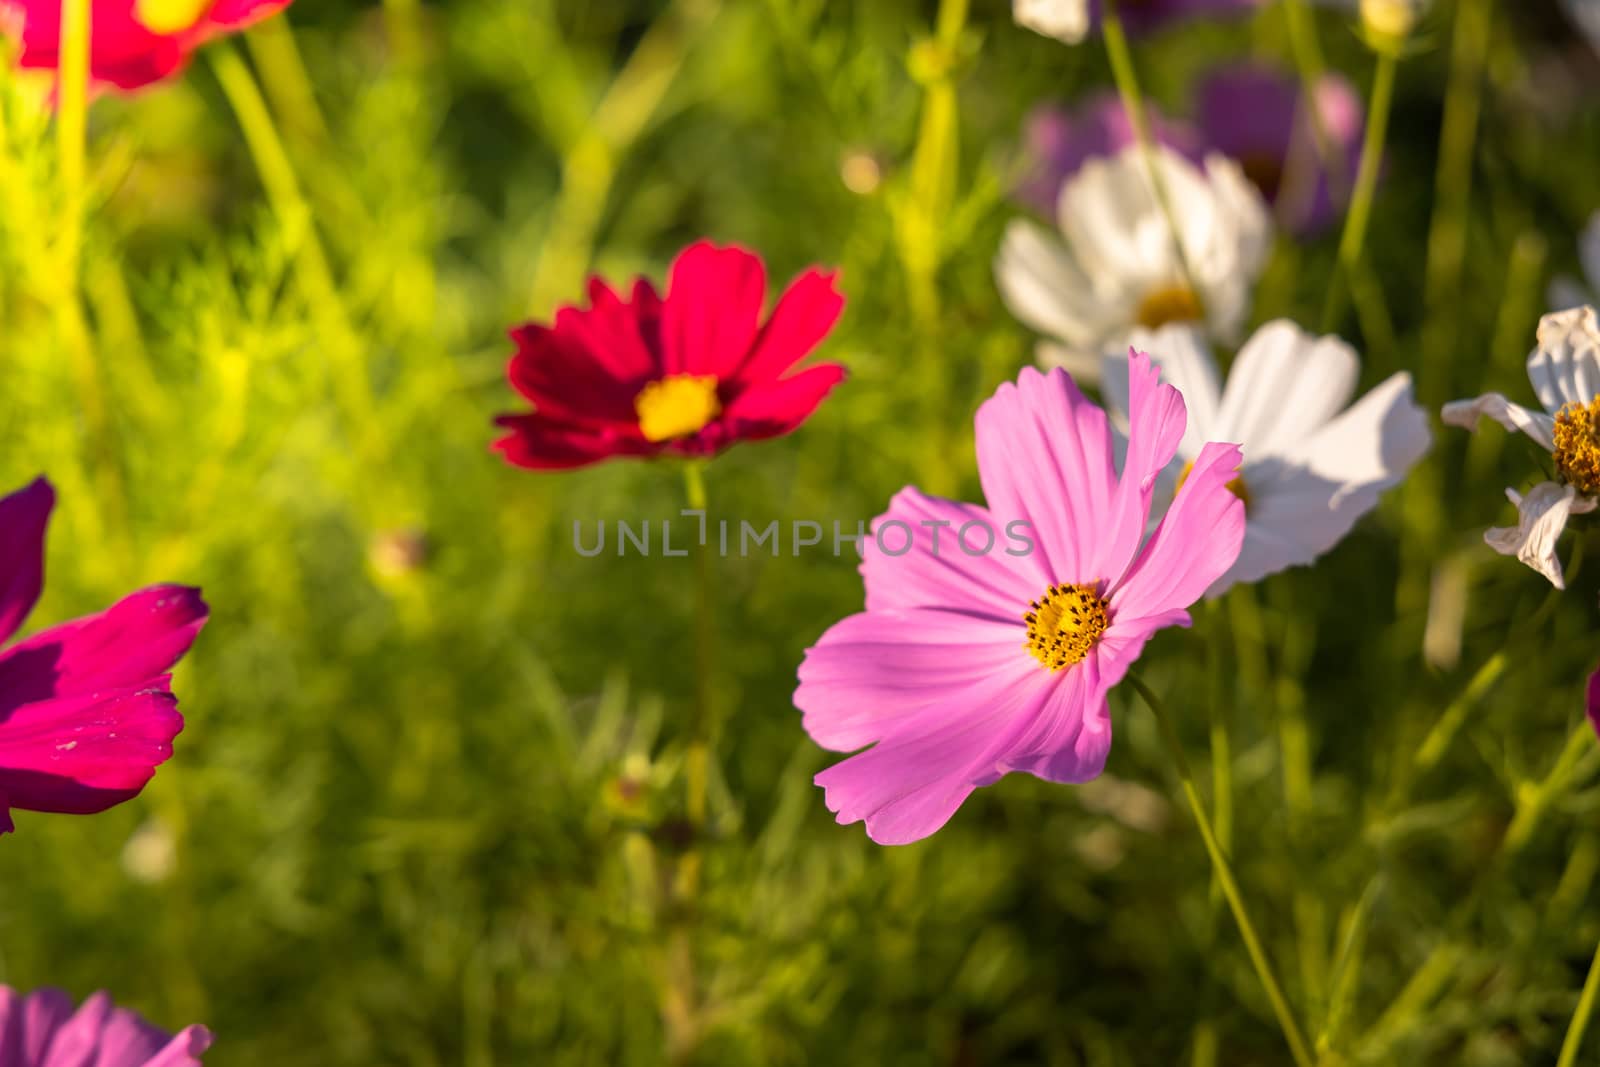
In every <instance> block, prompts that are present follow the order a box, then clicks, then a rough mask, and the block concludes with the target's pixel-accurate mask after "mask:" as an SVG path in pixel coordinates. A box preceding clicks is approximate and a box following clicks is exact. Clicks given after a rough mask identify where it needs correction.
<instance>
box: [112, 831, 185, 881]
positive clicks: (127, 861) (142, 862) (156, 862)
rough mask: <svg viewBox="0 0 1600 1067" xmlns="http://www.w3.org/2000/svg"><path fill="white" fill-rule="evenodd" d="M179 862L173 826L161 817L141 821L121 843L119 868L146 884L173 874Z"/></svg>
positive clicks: (163, 879)
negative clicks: (120, 865)
mask: <svg viewBox="0 0 1600 1067" xmlns="http://www.w3.org/2000/svg"><path fill="white" fill-rule="evenodd" d="M177 865H178V843H177V841H176V840H174V839H173V834H172V827H170V826H168V825H167V824H166V823H165V822H162V821H161V820H160V819H151V820H149V821H147V822H145V823H144V824H143V825H141V826H140V827H139V828H138V829H137V830H135V831H134V832H133V833H132V834H131V835H130V836H129V837H128V840H127V842H126V843H125V844H123V846H122V869H123V870H124V871H127V872H128V877H129V878H132V879H133V880H134V881H136V882H143V883H145V884H146V885H159V884H160V883H162V882H165V881H166V880H167V879H168V878H170V877H172V871H173V868H174V867H176V866H177Z"/></svg>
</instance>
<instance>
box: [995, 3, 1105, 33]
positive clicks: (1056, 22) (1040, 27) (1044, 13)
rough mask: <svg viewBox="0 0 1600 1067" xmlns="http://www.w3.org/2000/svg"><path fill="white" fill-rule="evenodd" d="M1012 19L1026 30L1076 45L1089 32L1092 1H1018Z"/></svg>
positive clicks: (1014, 5)
mask: <svg viewBox="0 0 1600 1067" xmlns="http://www.w3.org/2000/svg"><path fill="white" fill-rule="evenodd" d="M1011 17H1012V18H1014V19H1015V20H1016V22H1017V25H1018V26H1021V27H1023V28H1024V29H1029V30H1032V31H1033V32H1034V33H1042V34H1044V35H1045V36H1046V37H1054V38H1055V39H1056V40H1058V41H1062V42H1064V43H1066V44H1077V43H1078V42H1080V41H1082V40H1083V39H1084V37H1085V36H1087V35H1088V33H1089V0H1015V2H1014V3H1013V4H1012V5H1011Z"/></svg>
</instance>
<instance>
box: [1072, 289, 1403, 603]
mask: <svg viewBox="0 0 1600 1067" xmlns="http://www.w3.org/2000/svg"><path fill="white" fill-rule="evenodd" d="M1130 343H1131V345H1132V346H1133V347H1134V348H1136V349H1138V350H1139V351H1141V352H1148V353H1149V354H1150V358H1151V359H1152V360H1154V361H1155V362H1156V363H1157V364H1158V365H1159V366H1160V367H1161V374H1162V377H1163V378H1164V379H1165V380H1167V381H1170V382H1171V383H1172V384H1173V385H1175V386H1177V388H1178V391H1179V392H1181V393H1182V394H1183V402H1184V405H1185V406H1186V407H1187V408H1188V412H1189V421H1188V425H1187V426H1186V427H1185V429H1184V432H1183V438H1182V440H1181V441H1180V442H1179V444H1178V455H1177V458H1176V459H1174V460H1173V466H1172V467H1170V468H1169V469H1168V470H1167V472H1166V477H1168V478H1170V479H1171V481H1172V485H1173V486H1174V487H1175V486H1176V483H1177V481H1178V480H1179V479H1181V478H1182V477H1183V474H1184V473H1185V472H1186V471H1187V465H1188V464H1189V463H1191V462H1193V461H1194V459H1195V457H1196V456H1198V455H1199V454H1200V449H1201V448H1202V447H1203V446H1204V445H1205V443H1206V442H1207V441H1229V442H1233V443H1236V444H1238V445H1239V447H1240V448H1241V449H1242V450H1243V452H1244V465H1243V466H1242V467H1240V468H1239V478H1238V481H1237V482H1235V483H1233V484H1231V485H1230V488H1232V489H1233V490H1234V492H1235V493H1237V494H1238V495H1239V497H1240V498H1242V499H1243V500H1244V501H1245V534H1244V548H1243V549H1242V550H1240V552H1239V560H1238V562H1237V563H1235V564H1234V565H1233V569H1232V570H1230V571H1229V572H1228V573H1227V574H1225V575H1223V576H1222V578H1220V579H1219V580H1218V581H1217V583H1216V584H1215V585H1213V586H1212V587H1211V588H1210V589H1209V590H1208V591H1207V593H1206V595H1207V596H1217V595H1218V594H1220V593H1222V592H1223V591H1224V590H1226V589H1227V588H1228V587H1230V586H1232V585H1233V584H1234V583H1235V582H1254V581H1258V580H1260V579H1261V578H1264V577H1266V576H1267V575H1269V574H1275V573H1277V572H1278V571H1281V570H1284V569H1285V568H1288V567H1295V566H1300V565H1302V564H1307V563H1311V562H1313V561H1315V560H1316V558H1317V557H1318V556H1321V555H1322V554H1323V553H1325V552H1327V551H1328V550H1329V549H1331V548H1332V547H1333V546H1334V545H1336V544H1338V543H1339V541H1341V540H1342V539H1343V538H1344V536H1345V535H1346V534H1347V533H1349V532H1350V529H1351V527H1353V526H1354V525H1355V523H1356V520H1357V519H1359V518H1360V517H1361V516H1362V515H1364V514H1366V513H1367V512H1368V511H1370V510H1372V508H1373V506H1374V505H1376V504H1377V502H1378V495H1379V494H1380V493H1382V492H1383V491H1384V490H1385V489H1388V488H1389V487H1391V486H1393V485H1395V484H1397V483H1398V482H1399V481H1400V480H1401V479H1402V478H1404V477H1405V475H1406V473H1407V472H1408V471H1409V470H1410V469H1411V467H1412V466H1413V465H1414V464H1415V463H1416V462H1417V460H1419V459H1421V458H1422V456H1423V454H1424V453H1425V452H1427V450H1428V445H1429V443H1430V435H1429V433H1428V419H1427V416H1426V414H1425V413H1424V412H1423V410H1422V409H1421V408H1420V407H1418V406H1417V405H1416V403H1415V402H1413V400H1412V398H1411V376H1410V375H1409V374H1405V373H1400V374H1395V375H1393V376H1391V377H1389V378H1388V379H1386V380H1385V381H1383V382H1382V383H1380V384H1379V385H1378V386H1377V387H1376V388H1375V389H1373V390H1372V391H1371V392H1369V393H1367V394H1366V395H1365V396H1363V397H1362V398H1361V399H1359V400H1357V401H1356V402H1355V403H1354V404H1350V400H1351V398H1352V397H1353V396H1354V395H1355V389H1356V379H1357V378H1358V377H1359V376H1360V373H1361V367H1360V360H1359V359H1358V358H1357V356H1356V353H1355V350H1354V349H1352V348H1351V347H1350V346H1349V345H1347V344H1345V343H1344V342H1343V341H1341V340H1340V339H1339V338H1337V337H1316V336H1313V335H1311V334H1309V333H1307V332H1306V331H1304V330H1302V329H1300V327H1298V326H1296V325H1295V324H1294V323H1292V322H1289V321H1288V320H1286V319H1278V320H1275V321H1273V322H1269V323H1267V324H1266V325H1264V326H1262V327H1261V328H1260V329H1259V330H1257V331H1256V332H1255V334H1254V335H1253V336H1251V338H1250V340H1248V341H1246V342H1245V344H1244V347H1243V348H1241V349H1240V350H1239V355H1238V356H1237V357H1236V358H1235V360H1234V363H1233V368H1232V372H1231V373H1230V374H1229V375H1228V384H1227V388H1226V389H1219V387H1218V382H1217V365H1216V363H1215V361H1214V360H1213V359H1212V356H1211V352H1210V350H1209V349H1208V348H1207V346H1206V343H1205V340H1204V338H1203V337H1202V336H1201V335H1200V333H1199V331H1198V330H1196V329H1195V328H1194V327H1192V326H1182V325H1172V326H1165V327H1162V328H1161V329H1159V330H1156V331H1153V332H1152V331H1148V330H1138V331H1135V332H1134V334H1133V335H1132V337H1131V338H1130ZM1126 358H1127V357H1126V355H1125V354H1123V355H1117V356H1110V355H1108V356H1107V357H1106V362H1107V365H1108V366H1107V370H1108V371H1109V369H1110V365H1111V364H1113V363H1115V362H1116V361H1119V360H1125V359H1126ZM1125 382H1126V379H1125V378H1121V377H1120V376H1119V375H1117V374H1112V373H1107V374H1106V375H1105V378H1104V386H1103V388H1104V389H1105V391H1106V394H1107V399H1108V400H1109V401H1110V403H1111V404H1112V405H1113V406H1114V407H1116V408H1117V409H1118V410H1119V411H1121V412H1124V413H1126V412H1127V410H1128V409H1127V402H1128V398H1127V396H1126V392H1127V386H1126V384H1125ZM1347 404H1350V406H1349V407H1346V406H1345V405H1347ZM1157 495H1158V496H1159V497H1162V498H1166V499H1170V498H1171V496H1172V493H1171V492H1166V491H1160V490H1158V494H1157Z"/></svg>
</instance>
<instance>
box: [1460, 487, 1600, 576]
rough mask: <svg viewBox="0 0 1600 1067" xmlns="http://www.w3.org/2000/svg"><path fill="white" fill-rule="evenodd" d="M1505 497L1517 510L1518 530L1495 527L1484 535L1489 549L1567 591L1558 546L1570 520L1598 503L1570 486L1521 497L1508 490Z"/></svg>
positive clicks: (1538, 490)
mask: <svg viewBox="0 0 1600 1067" xmlns="http://www.w3.org/2000/svg"><path fill="white" fill-rule="evenodd" d="M1506 497H1507V498H1508V499H1510V501H1511V502H1512V503H1513V504H1515V505H1516V506H1517V525H1516V526H1496V527H1494V528H1492V529H1490V530H1488V531H1486V532H1485V533H1484V535H1483V540H1484V542H1485V543H1487V544H1488V546H1489V547H1490V548H1492V549H1494V550H1495V551H1496V552H1498V553H1500V554H1501V555H1502V556H1513V555H1514V556H1516V557H1517V558H1518V559H1520V560H1521V561H1522V562H1524V563H1526V564H1527V565H1528V566H1530V567H1532V568H1533V569H1534V570H1536V571H1538V572H1539V573H1540V574H1542V575H1544V576H1545V577H1546V578H1548V579H1549V580H1550V584H1551V585H1553V586H1555V587H1556V588H1557V589H1565V588H1566V587H1567V584H1566V579H1565V578H1563V577H1562V574H1561V560H1560V559H1559V558H1558V557H1557V556H1556V542H1557V540H1559V539H1560V537H1561V531H1562V530H1564V529H1566V526H1567V519H1568V517H1569V516H1572V515H1579V514H1582V513H1584V512H1586V511H1593V510H1594V509H1595V502H1594V501H1593V500H1591V499H1589V498H1588V497H1581V496H1578V495H1577V490H1576V489H1574V488H1573V487H1572V486H1570V485H1558V484H1556V483H1555V482H1540V483H1539V484H1538V485H1536V486H1534V487H1533V488H1532V489H1530V490H1529V491H1528V495H1527V496H1521V495H1519V494H1518V493H1517V491H1516V490H1515V489H1507V490H1506Z"/></svg>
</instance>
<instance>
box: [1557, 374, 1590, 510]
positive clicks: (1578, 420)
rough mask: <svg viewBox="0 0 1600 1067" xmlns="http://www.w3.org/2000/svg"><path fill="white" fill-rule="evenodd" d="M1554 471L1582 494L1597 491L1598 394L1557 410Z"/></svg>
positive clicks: (1588, 494) (1587, 494)
mask: <svg viewBox="0 0 1600 1067" xmlns="http://www.w3.org/2000/svg"><path fill="white" fill-rule="evenodd" d="M1554 436H1555V440H1556V448H1555V456H1556V470H1558V471H1560V472H1561V477H1563V478H1565V479H1566V480H1567V481H1568V482H1569V483H1571V484H1572V485H1573V486H1575V487H1577V490H1578V492H1580V493H1582V494H1583V495H1584V496H1595V495H1596V494H1600V396H1597V397H1595V398H1594V399H1593V400H1591V401H1589V405H1588V406H1587V407H1585V406H1584V405H1582V404H1578V403H1572V404H1568V405H1566V406H1565V407H1563V408H1562V409H1561V410H1560V411H1558V412H1556V426H1555V435H1554Z"/></svg>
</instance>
